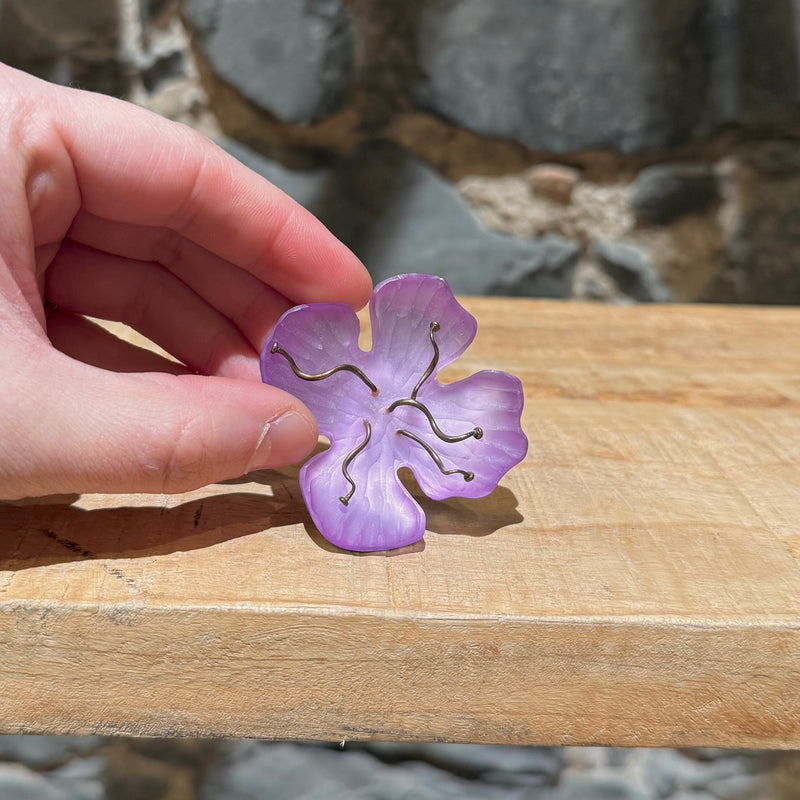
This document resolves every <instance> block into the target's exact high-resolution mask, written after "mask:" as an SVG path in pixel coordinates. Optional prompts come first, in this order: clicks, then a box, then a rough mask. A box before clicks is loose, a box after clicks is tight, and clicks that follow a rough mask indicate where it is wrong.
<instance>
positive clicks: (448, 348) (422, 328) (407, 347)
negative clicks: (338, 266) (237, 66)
mask: <svg viewBox="0 0 800 800" xmlns="http://www.w3.org/2000/svg"><path fill="white" fill-rule="evenodd" d="M369 308H370V318H371V321H372V354H371V356H372V359H371V360H372V363H373V370H378V369H380V370H382V373H379V379H383V383H384V384H386V383H390V385H391V394H392V397H393V399H395V398H398V397H404V396H408V395H409V394H410V393H411V391H412V389H413V388H414V386H415V384H416V383H417V381H418V380H419V378H421V377H422V375H423V374H424V373H425V370H426V369H427V367H428V365H429V364H430V363H431V359H432V357H433V355H434V348H433V346H432V344H431V338H430V325H431V323H433V322H436V323H438V325H439V329H438V331H437V333H436V334H435V337H436V342H437V347H438V349H439V358H438V366H437V369H439V368H441V367H443V366H445V365H447V364H449V363H451V362H452V361H454V360H455V359H456V358H458V357H459V356H460V355H461V354H462V353H463V352H464V350H466V349H467V347H468V346H469V344H470V342H471V341H472V340H473V339H474V338H475V331H476V330H477V323H476V322H475V318H474V317H473V316H472V315H471V314H470V313H469V312H468V311H467V310H466V309H464V308H462V307H461V306H460V305H459V304H458V302H457V301H456V299H455V297H454V296H453V292H452V291H451V290H450V286H449V285H448V284H447V282H446V281H445V280H444V279H443V278H439V277H436V276H435V275H400V276H398V277H395V278H389V279H388V280H386V281H384V282H383V283H381V284H380V285H379V286H377V287H376V288H375V292H374V294H373V295H372V300H371V301H370V306H369ZM375 361H379V363H380V366H378V365H377V364H375ZM381 388H382V389H383V387H381Z"/></svg>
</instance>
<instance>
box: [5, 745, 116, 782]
mask: <svg viewBox="0 0 800 800" xmlns="http://www.w3.org/2000/svg"><path fill="white" fill-rule="evenodd" d="M104 741H105V739H104V738H103V737H102V736H32V735H31V736H24V735H11V734H9V735H5V736H0V761H19V762H21V763H23V764H26V765H27V766H29V767H33V768H35V769H50V768H53V767H56V766H59V765H61V764H64V763H66V762H67V761H69V760H70V759H72V758H74V757H75V756H78V755H85V754H87V753H91V752H92V751H93V750H96V749H97V748H98V747H100V746H101V745H102V744H103V743H104ZM0 796H2V795H0Z"/></svg>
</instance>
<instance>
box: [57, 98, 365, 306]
mask: <svg viewBox="0 0 800 800" xmlns="http://www.w3.org/2000/svg"><path fill="white" fill-rule="evenodd" d="M59 110H60V112H61V113H59V114H58V115H57V120H56V122H57V125H58V127H59V132H60V134H61V137H62V140H63V141H64V143H65V145H66V147H67V150H68V152H69V155H70V157H71V159H72V163H73V166H74V173H75V178H76V181H77V184H78V189H79V191H80V196H81V200H82V206H83V208H85V209H86V210H87V211H89V212H90V213H92V214H95V215H97V216H100V217H103V218H105V219H110V220H113V221H115V222H125V223H129V224H135V225H159V226H165V227H168V228H170V229H172V230H174V231H175V232H177V233H179V234H181V235H182V236H185V237H187V238H188V239H190V240H191V241H194V242H196V243H197V244H199V245H201V246H202V247H204V248H206V249H207V250H210V251H211V252H213V253H215V254H216V255H218V256H220V257H221V258H223V259H225V260H226V261H229V262H231V263H232V264H235V265H236V266H238V267H241V268H242V269H245V270H247V271H249V272H251V273H252V274H254V275H255V276H257V277H258V278H260V279H261V280H262V281H264V282H265V283H267V284H269V285H270V286H273V287H274V288H275V289H277V290H278V291H279V292H280V293H281V294H283V295H284V296H285V297H287V298H288V299H290V300H291V301H293V302H296V303H305V302H322V301H336V300H338V301H342V302H346V303H349V304H350V305H352V306H354V307H360V306H362V305H363V304H364V303H365V302H366V300H367V298H368V296H369V291H370V287H371V282H370V279H369V275H368V273H367V271H366V269H365V267H364V266H363V264H362V263H361V262H360V261H359V260H358V259H357V258H356V256H355V255H354V254H353V253H352V252H351V251H350V250H349V249H348V248H347V247H345V245H343V244H342V243H341V242H340V241H339V240H338V239H336V237H335V236H333V234H331V233H330V231H328V230H327V228H325V227H324V225H322V223H321V222H319V220H317V219H316V218H315V217H314V216H313V215H312V214H311V213H310V212H308V211H306V210H305V209H304V208H303V207H302V206H300V205H299V204H298V203H296V202H295V201H294V200H292V199H291V198H289V197H288V196H287V195H285V194H284V193H283V192H281V191H280V190H279V189H278V188H276V187H275V186H273V185H272V184H271V183H269V182H268V181H267V180H265V179H264V178H262V177H261V176H260V175H258V174H256V173H255V172H253V171H251V170H250V169H248V168H247V167H245V166H244V165H243V164H241V163H240V162H239V161H237V160H236V159H234V158H233V157H232V156H230V155H228V154H227V153H226V152H225V151H224V150H223V149H222V148H220V147H218V146H217V145H215V144H214V143H213V142H211V141H210V140H208V139H207V138H206V137H204V136H202V135H201V134H199V133H198V132H196V131H194V130H192V129H190V128H188V127H186V126H184V125H181V124H178V123H174V122H170V121H168V120H166V119H164V118H162V117H159V116H158V115H156V114H154V113H152V112H149V111H147V110H145V109H142V108H139V107H137V106H134V105H132V104H129V103H125V102H123V101H120V100H115V99H113V98H110V97H105V96H102V95H94V94H90V93H87V92H82V91H79V90H75V89H68V90H59Z"/></svg>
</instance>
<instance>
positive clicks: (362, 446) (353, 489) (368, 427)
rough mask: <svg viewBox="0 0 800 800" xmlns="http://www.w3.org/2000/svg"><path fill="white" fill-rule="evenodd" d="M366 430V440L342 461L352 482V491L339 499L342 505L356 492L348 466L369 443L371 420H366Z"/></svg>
mask: <svg viewBox="0 0 800 800" xmlns="http://www.w3.org/2000/svg"><path fill="white" fill-rule="evenodd" d="M364 430H365V432H366V433H365V436H364V441H363V442H361V443H360V444H359V445H357V446H356V447H354V448H353V449H352V450H351V451H350V452H349V453H348V454H347V456H346V457H345V459H344V462H343V463H342V474H343V475H344V477H345V478H346V479H347V482H348V483H349V484H350V491H349V492H348V493H347V494H346V495H344V497H340V498H339V500H340V502H341V503H342V505H345V506H346V505H347V504H348V503H349V502H350V498H351V497H352V496H353V495H354V494H355V491H356V482H355V481H354V480H353V479H352V478H351V477H350V473H349V472H348V471H347V468H348V467H349V466H350V464H352V463H353V459H354V458H355V457H356V456H357V455H358V454H359V453H360V452H361V451H362V450H363V449H364V448H365V447H366V446H367V445H368V444H369V440H370V438H371V437H372V426H371V425H370V424H369V420H368V419H365V420H364Z"/></svg>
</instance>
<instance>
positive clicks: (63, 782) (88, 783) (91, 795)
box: [47, 757, 119, 800]
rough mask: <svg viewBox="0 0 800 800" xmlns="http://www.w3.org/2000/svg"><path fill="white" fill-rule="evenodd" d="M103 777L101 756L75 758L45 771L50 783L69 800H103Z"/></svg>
mask: <svg viewBox="0 0 800 800" xmlns="http://www.w3.org/2000/svg"><path fill="white" fill-rule="evenodd" d="M105 778H106V762H105V759H104V758H101V757H94V758H76V759H75V760H73V761H70V762H69V763H68V764H65V765H64V766H63V767H59V768H58V769H56V770H52V771H51V772H48V773H47V779H48V781H49V782H50V785H51V786H52V787H53V788H54V789H58V790H59V791H61V792H64V794H65V796H66V797H69V798H70V800H105V797H106V789H105ZM115 800H119V799H118V798H115Z"/></svg>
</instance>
